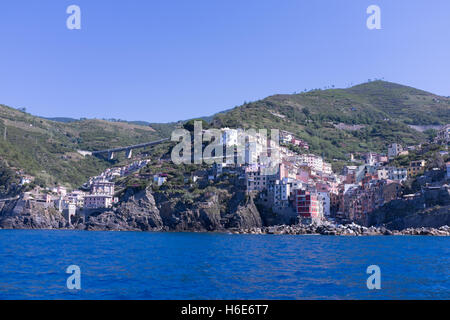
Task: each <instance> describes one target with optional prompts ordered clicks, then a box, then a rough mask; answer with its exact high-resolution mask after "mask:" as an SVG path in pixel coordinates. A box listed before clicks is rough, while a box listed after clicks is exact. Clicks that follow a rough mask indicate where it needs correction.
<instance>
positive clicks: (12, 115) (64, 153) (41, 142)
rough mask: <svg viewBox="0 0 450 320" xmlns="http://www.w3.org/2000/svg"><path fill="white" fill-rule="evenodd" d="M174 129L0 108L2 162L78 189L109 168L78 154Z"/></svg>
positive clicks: (157, 136)
mask: <svg viewBox="0 0 450 320" xmlns="http://www.w3.org/2000/svg"><path fill="white" fill-rule="evenodd" d="M58 119H61V118H58ZM173 126H174V125H173V124H157V125H155V128H153V127H151V126H149V125H138V124H133V123H127V122H109V121H105V120H76V121H53V120H48V119H44V118H40V117H36V116H32V115H30V114H28V113H25V112H23V111H19V110H16V109H13V108H10V107H7V106H4V105H0V160H4V161H5V162H6V163H7V165H8V166H9V167H12V168H16V169H23V170H24V171H25V172H26V173H28V174H31V175H34V176H37V177H38V178H40V179H41V180H44V181H45V182H46V183H50V184H51V183H55V182H63V183H68V184H72V185H79V184H81V183H83V182H85V181H86V179H87V178H88V177H89V176H92V175H96V174H98V173H99V172H101V170H103V169H105V168H107V167H109V166H111V163H110V162H107V161H106V160H101V159H98V158H94V157H86V158H83V157H82V156H81V155H80V154H78V153H77V150H89V151H94V150H102V149H107V148H110V147H119V146H126V145H131V144H136V143H141V142H149V141H152V140H157V139H160V138H162V137H167V136H168V135H169V133H170V132H171V131H172V129H171V128H173ZM5 127H6V135H5Z"/></svg>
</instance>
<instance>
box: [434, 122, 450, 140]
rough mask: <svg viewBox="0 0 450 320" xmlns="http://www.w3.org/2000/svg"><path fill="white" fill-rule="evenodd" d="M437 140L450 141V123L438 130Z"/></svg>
mask: <svg viewBox="0 0 450 320" xmlns="http://www.w3.org/2000/svg"><path fill="white" fill-rule="evenodd" d="M436 141H437V142H442V143H450V124H447V125H445V126H444V127H443V128H442V129H441V130H439V131H438V134H437V137H436Z"/></svg>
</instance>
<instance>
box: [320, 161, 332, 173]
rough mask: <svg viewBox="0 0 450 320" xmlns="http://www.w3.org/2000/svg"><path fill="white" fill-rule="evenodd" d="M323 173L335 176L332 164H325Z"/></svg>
mask: <svg viewBox="0 0 450 320" xmlns="http://www.w3.org/2000/svg"><path fill="white" fill-rule="evenodd" d="M322 172H323V173H325V174H333V169H332V168H331V163H328V162H324V163H323V169H322Z"/></svg>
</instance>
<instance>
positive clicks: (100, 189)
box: [91, 180, 114, 196]
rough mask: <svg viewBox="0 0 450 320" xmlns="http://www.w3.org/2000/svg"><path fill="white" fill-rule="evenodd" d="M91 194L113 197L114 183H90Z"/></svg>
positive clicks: (101, 181)
mask: <svg viewBox="0 0 450 320" xmlns="http://www.w3.org/2000/svg"><path fill="white" fill-rule="evenodd" d="M91 194H104V195H109V196H113V195H114V182H110V181H106V180H100V181H95V182H93V183H92V186H91Z"/></svg>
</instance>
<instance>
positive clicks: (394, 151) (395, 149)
mask: <svg viewBox="0 0 450 320" xmlns="http://www.w3.org/2000/svg"><path fill="white" fill-rule="evenodd" d="M402 152H403V147H402V145H401V144H398V143H393V144H391V145H390V146H389V147H388V158H389V160H392V159H394V158H395V157H397V156H398V155H399V154H400V153H402Z"/></svg>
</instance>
